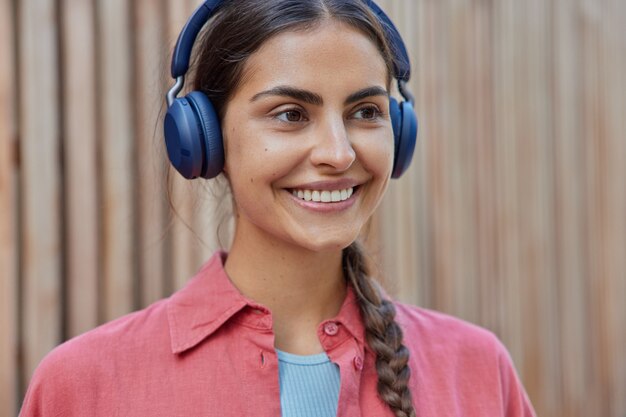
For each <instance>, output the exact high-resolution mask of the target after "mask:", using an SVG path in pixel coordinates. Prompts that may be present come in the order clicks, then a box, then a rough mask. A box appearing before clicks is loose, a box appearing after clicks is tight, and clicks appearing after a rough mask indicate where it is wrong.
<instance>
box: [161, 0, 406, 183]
mask: <svg viewBox="0 0 626 417" xmlns="http://www.w3.org/2000/svg"><path fill="white" fill-rule="evenodd" d="M223 1H224V0H207V1H205V2H204V4H202V5H201V6H200V7H198V8H197V9H196V11H195V12H194V13H193V15H192V16H191V17H190V18H189V20H188V21H187V23H186V24H185V27H184V28H183V30H182V32H181V33H180V35H179V36H178V41H177V42H176V47H175V49H174V54H173V56H172V69H171V72H172V78H174V79H175V80H176V83H175V84H174V86H173V87H172V88H171V89H170V90H169V91H168V93H167V104H168V110H167V114H166V115H165V123H164V125H165V126H164V128H165V145H166V147H167V154H168V156H169V159H170V161H171V163H172V165H173V166H174V168H176V170H177V171H178V172H179V173H180V174H181V175H182V176H183V177H185V178H187V179H193V178H197V177H202V178H213V177H216V176H217V175H219V174H220V172H222V169H223V168H224V146H223V142H222V129H221V127H220V123H219V118H218V116H217V112H216V111H215V109H214V107H213V104H211V102H210V101H209V99H208V97H207V96H206V95H205V94H204V93H202V92H201V91H192V92H191V93H189V94H188V95H186V96H185V97H180V98H177V97H176V96H177V94H178V93H179V92H180V91H181V90H182V88H183V85H184V82H185V74H186V73H187V70H188V69H189V60H190V57H191V50H192V47H193V44H194V42H195V40H196V38H197V36H198V33H199V32H200V29H202V27H203V26H204V25H205V24H206V23H207V22H208V20H209V18H210V17H211V15H212V14H213V13H214V11H215V10H216V9H217V8H218V7H219V6H220V5H221V4H222V3H223ZM364 2H365V3H366V4H367V5H368V6H369V7H370V9H371V10H372V11H373V12H374V14H376V15H377V16H378V18H379V20H380V22H381V24H382V26H383V28H384V30H385V35H386V36H387V40H388V41H389V43H390V46H391V49H392V51H393V53H394V54H395V59H394V78H395V79H396V80H397V81H398V89H399V91H400V94H401V95H402V97H403V98H404V101H402V102H400V103H398V101H397V100H395V99H394V98H391V99H390V103H389V112H390V116H391V122H392V126H393V134H394V163H393V169H392V172H391V177H392V178H398V177H400V176H401V175H402V174H403V173H404V171H406V169H407V168H408V167H409V163H410V162H411V158H412V157H413V151H414V150H415V142H416V140H417V116H416V114H415V112H414V110H413V102H414V100H413V96H412V95H411V94H410V93H409V91H408V90H407V89H406V83H407V81H409V78H410V76H411V64H410V62H409V56H408V53H407V51H406V47H405V46H404V42H403V41H402V38H401V37H400V33H399V32H398V30H397V29H396V27H395V26H394V24H393V23H392V22H391V20H390V19H389V17H388V16H387V15H386V14H385V12H383V11H382V9H381V8H380V7H378V5H376V4H375V3H374V2H373V1H372V0H364Z"/></svg>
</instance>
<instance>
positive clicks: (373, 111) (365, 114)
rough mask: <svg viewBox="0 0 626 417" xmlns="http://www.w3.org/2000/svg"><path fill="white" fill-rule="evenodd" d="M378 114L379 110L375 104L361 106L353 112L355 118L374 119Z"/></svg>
mask: <svg viewBox="0 0 626 417" xmlns="http://www.w3.org/2000/svg"><path fill="white" fill-rule="evenodd" d="M379 116H380V111H379V110H378V108H377V107H375V106H367V107H361V108H360V109H359V110H357V111H356V112H355V113H354V118H355V119H361V120H376V119H377V118H378V117H379Z"/></svg>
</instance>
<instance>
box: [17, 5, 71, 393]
mask: <svg viewBox="0 0 626 417" xmlns="http://www.w3.org/2000/svg"><path fill="white" fill-rule="evenodd" d="M18 12H19V35H18V38H17V39H18V42H19V72H20V74H21V75H22V76H21V77H20V79H19V85H20V93H21V97H20V112H19V128H20V132H21V135H20V140H21V147H20V154H21V155H20V159H21V168H22V176H21V182H20V189H21V193H22V194H21V208H20V210H21V214H22V230H21V232H22V248H21V250H22V265H21V269H22V278H21V279H22V288H23V290H22V291H23V297H24V298H23V300H22V301H23V304H22V308H21V312H22V323H21V326H22V328H23V337H24V340H23V341H22V343H23V349H24V350H23V355H24V370H23V371H24V372H23V376H24V381H28V379H29V378H30V376H31V375H32V373H33V371H34V369H35V367H36V366H37V364H38V363H39V361H40V360H41V359H42V357H43V356H44V355H45V354H46V353H47V352H48V351H49V350H51V349H52V348H53V347H54V346H55V345H56V344H57V343H59V342H60V340H61V305H62V299H61V267H62V265H61V262H62V253H61V239H60V223H61V213H60V197H61V178H60V174H61V170H60V166H59V159H60V158H59V156H60V152H59V108H58V104H59V102H58V81H59V79H58V46H57V43H56V42H57V23H56V10H55V2H54V1H53V0H25V1H23V2H20V4H19V9H18Z"/></svg>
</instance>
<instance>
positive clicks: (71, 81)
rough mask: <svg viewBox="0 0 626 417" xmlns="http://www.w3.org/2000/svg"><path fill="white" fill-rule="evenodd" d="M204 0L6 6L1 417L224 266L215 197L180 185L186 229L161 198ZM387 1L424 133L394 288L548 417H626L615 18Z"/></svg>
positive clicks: (588, 9) (622, 89) (624, 152)
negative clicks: (466, 331) (509, 367)
mask: <svg viewBox="0 0 626 417" xmlns="http://www.w3.org/2000/svg"><path fill="white" fill-rule="evenodd" d="M197 3H198V2H197V1H196V0H186V1H182V0H159V1H157V0H135V1H126V0H97V1H96V0H21V1H18V0H0V416H2V417H4V416H14V415H16V414H17V412H18V409H19V404H20V403H21V397H22V395H23V392H24V391H23V390H24V387H25V386H26V384H27V383H28V379H29V377H30V375H31V374H32V372H33V369H34V368H35V367H36V365H37V363H38V362H39V360H40V359H41V358H42V357H43V355H45V354H46V353H47V352H48V351H49V350H50V349H52V348H53V347H54V346H55V345H57V344H58V343H60V342H61V341H63V340H65V339H67V338H69V337H72V336H74V335H76V334H79V333H81V332H84V331H86V330H88V329H90V328H92V327H94V326H96V325H97V324H99V323H102V322H104V321H107V320H110V319H113V318H115V317H118V316H120V315H122V314H124V313H127V312H129V311H132V310H134V309H138V308H141V307H143V306H145V305H147V304H149V303H150V302H152V301H154V300H156V299H158V298H161V297H163V296H166V295H168V294H170V293H171V292H172V291H173V290H175V289H176V288H179V287H180V286H181V285H183V284H184V282H185V280H186V279H187V278H188V277H189V276H190V275H191V274H192V273H193V271H194V270H195V269H196V268H197V267H198V266H199V265H200V263H201V262H202V260H204V259H206V258H207V257H208V256H209V255H210V253H211V252H212V251H213V250H214V249H215V248H216V247H217V244H216V241H215V240H216V239H215V228H216V225H217V224H218V223H220V218H219V216H216V215H214V211H215V210H214V206H215V203H214V200H215V198H214V194H213V192H212V190H211V189H206V186H205V184H203V183H186V182H183V181H181V180H178V179H176V178H174V184H173V192H172V200H173V201H174V205H175V207H176V210H177V211H178V212H179V214H180V217H181V218H182V219H184V220H185V221H184V222H183V221H181V220H180V219H179V218H176V217H172V215H171V213H170V210H169V207H168V203H167V199H166V196H165V187H164V185H163V184H164V178H165V176H166V170H167V165H166V164H165V157H164V154H163V145H162V139H161V126H160V124H159V123H158V117H160V115H161V114H162V112H163V99H162V94H163V92H164V91H165V87H166V85H167V84H169V80H168V79H167V69H168V65H169V52H170V50H171V47H172V46H173V43H174V41H175V38H176V36H177V35H178V33H179V30H180V28H181V27H182V25H183V24H184V22H185V20H186V18H187V17H188V16H189V14H190V12H191V10H192V9H193V8H194V6H195V4H197ZM380 4H381V6H383V7H384V8H385V9H386V10H387V11H388V12H389V14H390V15H391V17H392V18H393V20H394V21H395V22H396V23H397V25H398V26H399V28H400V29H401V32H402V33H403V35H404V38H405V41H406V42H407V44H408V46H409V49H410V51H411V57H412V59H413V62H414V70H413V74H414V76H413V80H412V88H413V91H414V92H415V94H416V97H417V104H416V107H417V110H418V113H419V116H420V120H421V126H420V129H421V130H420V138H419V140H420V142H419V145H418V148H417V151H416V155H415V159H414V162H413V165H412V167H411V169H410V170H409V172H408V174H407V175H405V177H404V178H402V179H401V180H399V181H396V182H394V183H393V184H392V186H391V189H390V191H389V192H388V194H387V196H386V199H385V201H384V202H383V204H382V206H381V209H380V210H379V213H378V215H377V217H376V219H375V222H374V227H373V235H374V236H375V237H377V239H376V240H375V241H374V242H373V243H372V244H371V246H372V248H373V252H374V255H375V256H378V257H379V259H381V261H382V265H383V267H382V269H381V272H382V273H383V274H384V275H385V277H386V279H385V281H386V283H387V285H388V287H389V288H390V290H391V292H392V293H395V294H396V295H397V296H398V297H399V298H400V299H402V300H406V301H409V302H412V303H416V304H419V305H422V306H425V307H430V308H435V309H438V310H442V311H445V312H449V313H451V314H454V315H457V316H460V317H462V318H465V319H467V320H469V321H472V322H475V323H478V324H481V325H483V326H485V327H487V328H489V329H492V330H493V331H494V332H496V333H497V334H498V335H499V336H500V338H501V339H502V340H503V342H504V343H505V344H506V346H507V347H508V348H509V350H510V352H511V354H512V357H513V359H514V361H515V363H516V365H517V368H518V370H519V372H520V375H521V376H522V379H523V381H524V383H525V385H526V388H527V390H528V392H529V395H530V397H531V399H532V401H533V403H534V405H535V407H536V409H537V411H538V414H539V415H540V416H546V417H548V416H550V417H583V416H584V417H589V416H593V417H624V416H626V359H625V356H626V355H625V353H626V348H625V347H626V182H625V181H624V178H625V177H626V137H625V136H626V121H625V120H626V80H625V76H624V74H626V2H625V1H623V0H525V1H516V0H499V1H487V0H387V1H382V0H381V1H380ZM184 223H186V224H187V225H185V224H184ZM187 226H189V228H188V227H187ZM190 229H191V230H193V231H194V233H192V232H191V231H190ZM194 234H196V235H197V236H195V235H194ZM199 238H201V240H200V239H199ZM202 241H203V242H204V244H202V243H201V242H202Z"/></svg>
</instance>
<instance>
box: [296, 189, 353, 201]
mask: <svg viewBox="0 0 626 417" xmlns="http://www.w3.org/2000/svg"><path fill="white" fill-rule="evenodd" d="M353 192H354V188H353V187H350V188H345V189H343V190H332V191H331V190H292V191H291V194H293V195H294V196H295V197H298V198H299V199H301V200H305V201H315V202H318V203H319V202H321V203H331V202H332V203H338V202H340V201H345V200H347V199H349V198H350V197H351V196H352V194H353Z"/></svg>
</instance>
